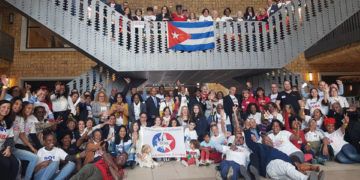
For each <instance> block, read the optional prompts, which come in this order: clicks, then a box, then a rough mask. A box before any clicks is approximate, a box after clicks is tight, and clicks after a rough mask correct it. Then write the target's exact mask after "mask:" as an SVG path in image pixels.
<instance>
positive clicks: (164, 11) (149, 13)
mask: <svg viewBox="0 0 360 180" xmlns="http://www.w3.org/2000/svg"><path fill="white" fill-rule="evenodd" d="M103 2H104V3H107V4H108V5H109V6H110V7H112V8H114V9H115V11H117V12H118V13H120V14H122V15H124V16H125V17H127V18H128V19H130V20H133V21H188V22H195V21H200V22H201V21H267V20H268V17H269V16H271V15H272V14H274V13H275V12H276V11H277V10H279V9H280V8H281V7H282V6H283V5H285V4H288V3H291V1H288V0H268V6H267V7H262V8H259V9H258V10H254V7H251V6H249V7H247V8H246V9H245V11H241V10H239V11H237V12H236V13H232V10H231V9H230V8H229V7H227V8H225V9H224V11H223V12H221V14H222V15H221V14H219V12H218V11H217V10H212V11H210V10H209V9H208V8H204V9H203V10H202V11H201V12H190V11H189V10H188V9H187V8H185V7H183V5H181V4H178V5H176V6H175V12H172V13H171V12H170V9H169V7H168V6H163V7H161V9H160V10H159V12H157V10H158V9H157V6H155V8H154V7H147V8H146V12H143V9H142V8H137V9H135V10H132V9H131V7H130V6H129V3H128V2H127V1H125V2H124V3H123V4H118V3H116V2H115V0H109V1H106V0H103Z"/></svg>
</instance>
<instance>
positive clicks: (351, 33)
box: [305, 11, 360, 58]
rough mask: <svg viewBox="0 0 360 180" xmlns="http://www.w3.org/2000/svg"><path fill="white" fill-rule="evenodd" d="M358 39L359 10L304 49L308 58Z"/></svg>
mask: <svg viewBox="0 0 360 180" xmlns="http://www.w3.org/2000/svg"><path fill="white" fill-rule="evenodd" d="M359 41H360V11H359V12H357V13H356V14H354V15H353V16H351V17H350V18H349V19H348V20H346V21H345V22H344V23H342V24H341V25H340V26H338V27H337V28H336V29H334V30H333V31H332V32H331V33H329V34H328V35H326V36H325V37H324V38H322V39H321V40H320V41H318V42H317V43H315V44H314V45H313V46H311V47H310V48H309V49H307V50H306V51H305V57H306V58H310V57H313V56H316V55H319V54H321V53H324V52H327V51H331V50H334V49H336V48H340V47H343V46H345V45H348V44H351V43H356V42H359Z"/></svg>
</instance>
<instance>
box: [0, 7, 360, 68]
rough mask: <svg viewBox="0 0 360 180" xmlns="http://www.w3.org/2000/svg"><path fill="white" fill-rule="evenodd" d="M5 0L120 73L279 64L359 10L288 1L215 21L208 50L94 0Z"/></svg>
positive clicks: (164, 24)
mask: <svg viewBox="0 0 360 180" xmlns="http://www.w3.org/2000/svg"><path fill="white" fill-rule="evenodd" d="M5 1H6V2H8V3H10V4H12V5H13V6H14V7H15V8H17V9H19V10H20V11H22V12H23V13H24V14H26V15H27V16H29V17H31V18H33V19H35V20H36V21H38V22H40V23H41V24H43V25H44V26H46V27H47V28H49V29H50V30H52V31H54V32H55V33H57V34H58V35H60V36H62V37H63V38H64V39H65V40H67V41H68V42H70V43H71V44H73V45H74V46H75V48H77V49H79V50H81V51H83V52H85V53H86V54H87V55H89V56H91V57H92V58H93V59H95V60H98V61H101V62H102V63H103V64H105V65H107V66H108V67H110V68H113V69H114V70H116V71H122V72H126V71H171V70H225V69H273V68H281V67H283V66H285V65H286V64H287V63H289V62H290V61H291V60H292V59H294V58H295V57H296V56H298V55H299V53H302V52H304V51H305V50H306V49H307V48H309V47H311V46H312V45H313V44H314V43H316V42H317V41H319V40H320V39H321V38H322V37H324V36H325V35H326V34H328V33H330V32H331V31H332V30H333V29H334V28H336V27H337V26H338V25H340V24H341V23H342V22H344V21H345V20H346V19H348V18H349V17H350V16H352V15H353V14H355V13H356V12H358V11H359V9H360V0H293V1H292V2H291V3H289V4H286V5H284V6H283V7H282V8H281V9H280V10H279V11H277V12H276V13H274V14H273V15H272V16H270V17H269V21H268V22H259V21H243V22H214V27H215V37H216V39H215V48H214V49H212V50H207V51H198V52H180V51H177V52H174V51H173V50H171V49H168V47H167V22H144V26H143V27H142V26H138V22H134V21H130V20H129V19H128V18H126V17H125V16H122V15H121V14H119V13H118V12H116V11H115V9H113V8H111V7H109V6H107V5H106V4H104V3H103V2H101V1H99V0H5ZM199 3H200V2H199Z"/></svg>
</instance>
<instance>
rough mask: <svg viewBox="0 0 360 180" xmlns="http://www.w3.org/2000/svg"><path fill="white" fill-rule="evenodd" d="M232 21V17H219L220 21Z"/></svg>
mask: <svg viewBox="0 0 360 180" xmlns="http://www.w3.org/2000/svg"><path fill="white" fill-rule="evenodd" d="M232 20H233V18H232V17H230V16H229V17H227V16H223V17H221V19H220V21H232Z"/></svg>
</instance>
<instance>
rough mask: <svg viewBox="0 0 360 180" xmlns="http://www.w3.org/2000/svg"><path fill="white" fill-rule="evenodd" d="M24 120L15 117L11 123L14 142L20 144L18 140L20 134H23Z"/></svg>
mask: <svg viewBox="0 0 360 180" xmlns="http://www.w3.org/2000/svg"><path fill="white" fill-rule="evenodd" d="M24 126H25V122H24V118H23V117H21V116H16V117H15V121H14V123H13V132H14V142H15V143H18V142H19V141H21V142H22V140H21V139H20V138H19V135H20V133H22V132H24Z"/></svg>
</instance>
